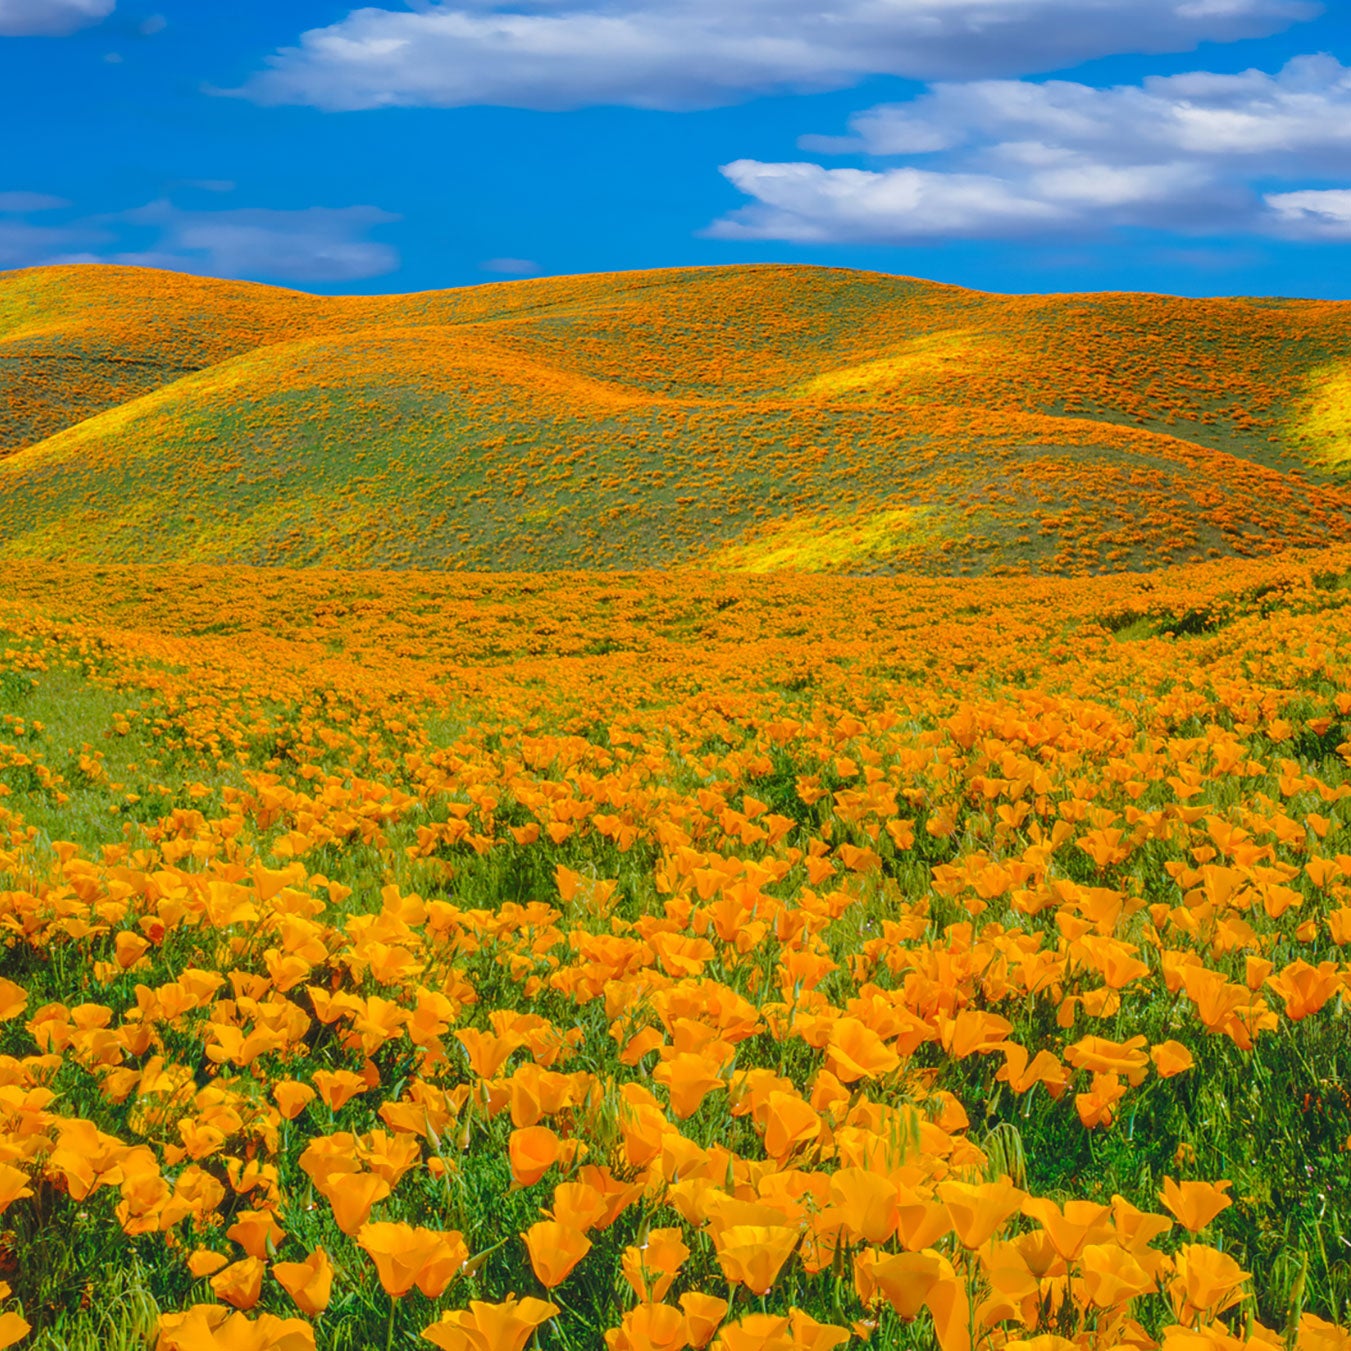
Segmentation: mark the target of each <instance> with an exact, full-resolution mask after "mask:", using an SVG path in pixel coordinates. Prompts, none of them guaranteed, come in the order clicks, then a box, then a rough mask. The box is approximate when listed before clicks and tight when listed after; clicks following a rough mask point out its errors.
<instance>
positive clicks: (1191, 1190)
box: [1159, 1177, 1234, 1233]
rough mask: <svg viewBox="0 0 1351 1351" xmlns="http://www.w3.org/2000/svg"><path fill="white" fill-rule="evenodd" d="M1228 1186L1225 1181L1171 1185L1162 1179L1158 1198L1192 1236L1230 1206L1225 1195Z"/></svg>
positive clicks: (1170, 1181) (1168, 1180)
mask: <svg viewBox="0 0 1351 1351" xmlns="http://www.w3.org/2000/svg"><path fill="white" fill-rule="evenodd" d="M1231 1185H1232V1184H1231V1183H1230V1182H1228V1181H1224V1182H1174V1181H1173V1179H1172V1178H1171V1177H1165V1178H1164V1180H1163V1190H1162V1191H1161V1192H1160V1193H1159V1199H1160V1200H1161V1201H1162V1202H1163V1204H1164V1205H1165V1206H1167V1207H1168V1209H1169V1210H1171V1211H1172V1212H1173V1214H1174V1215H1176V1216H1177V1218H1178V1219H1179V1220H1180V1221H1181V1222H1182V1224H1183V1226H1184V1227H1185V1228H1187V1229H1190V1230H1191V1231H1192V1233H1196V1232H1197V1231H1198V1230H1200V1229H1204V1228H1205V1227H1206V1225H1208V1224H1209V1223H1210V1222H1211V1220H1213V1219H1214V1218H1215V1216H1216V1215H1218V1214H1219V1213H1220V1211H1222V1210H1227V1209H1228V1208H1229V1207H1230V1206H1231V1205H1233V1204H1234V1203H1233V1201H1232V1200H1231V1198H1229V1197H1228V1196H1226V1195H1225V1192H1226V1191H1228V1190H1229V1188H1230V1186H1231Z"/></svg>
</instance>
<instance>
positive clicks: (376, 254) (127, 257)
mask: <svg viewBox="0 0 1351 1351" xmlns="http://www.w3.org/2000/svg"><path fill="white" fill-rule="evenodd" d="M7 204H8V208H9V209H8V211H6V205H7ZM60 205H65V204H64V203H61V202H60V201H59V200H58V199H55V198H46V197H43V196H41V195H40V194H37V193H24V192H13V193H0V268H14V267H34V266H41V265H49V264H56V263H124V264H130V265H132V266H139V267H159V268H169V269H172V270H174V271H176V272H196V273H200V274H202V275H203V276H212V277H236V278H241V279H248V280H257V281H286V282H301V283H304V282H342V281H356V280H359V279H361V278H364V277H376V276H381V275H383V274H385V273H388V272H392V271H394V270H395V269H396V268H397V267H398V266H399V255H398V252H397V250H395V249H394V248H393V247H392V246H391V245H389V244H385V243H382V242H380V241H378V240H373V239H370V238H368V237H367V236H368V234H369V232H370V231H371V230H372V229H374V228H376V227H379V226H381V225H387V224H390V223H392V222H394V221H397V220H398V219H399V217H398V216H394V215H391V214H390V213H389V212H387V211H381V210H380V209H379V208H378V207H374V206H348V207H309V208H306V209H303V210H296V211H280V210H271V209H268V208H263V207H255V208H240V209H236V210H230V211H187V210H184V209H182V208H180V207H178V206H175V205H174V204H173V203H172V202H170V201H168V200H161V201H156V202H150V203H148V204H147V205H145V206H142V207H137V208H136V209H135V210H132V211H124V212H119V213H116V214H112V215H102V216H88V217H83V218H80V219H77V220H75V221H72V222H70V223H68V224H64V225H59V226H53V225H46V224H42V223H36V222H34V221H32V220H30V219H25V218H24V217H26V216H29V215H31V214H34V213H36V212H39V211H41V210H45V209H50V208H52V207H55V206H60ZM136 236H139V238H135V237H136Z"/></svg>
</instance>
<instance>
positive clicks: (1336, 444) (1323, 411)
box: [1291, 364, 1351, 469]
mask: <svg viewBox="0 0 1351 1351" xmlns="http://www.w3.org/2000/svg"><path fill="white" fill-rule="evenodd" d="M1308 389H1309V393H1308V396H1307V397H1306V399H1305V400H1304V401H1303V407H1302V409H1301V411H1300V413H1299V414H1298V415H1297V416H1296V418H1295V421H1294V423H1293V425H1292V427H1291V431H1293V432H1294V434H1295V435H1296V436H1297V437H1298V436H1304V437H1307V438H1308V439H1309V440H1311V441H1312V442H1313V455H1312V456H1311V458H1312V459H1313V460H1314V461H1315V462H1316V463H1318V464H1322V465H1326V466H1327V467H1328V468H1330V469H1346V468H1348V467H1351V365H1340V364H1339V365H1336V366H1324V367H1321V368H1320V369H1319V370H1316V371H1315V372H1314V373H1313V375H1312V376H1311V377H1310V379H1309V384H1308Z"/></svg>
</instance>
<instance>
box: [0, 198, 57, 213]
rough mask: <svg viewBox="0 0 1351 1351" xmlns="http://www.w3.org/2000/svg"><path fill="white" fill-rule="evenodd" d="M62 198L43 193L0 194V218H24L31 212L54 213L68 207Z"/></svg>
mask: <svg viewBox="0 0 1351 1351" xmlns="http://www.w3.org/2000/svg"><path fill="white" fill-rule="evenodd" d="M69 205H70V203H69V202H68V201H66V200H65V198H64V197H52V196H49V195H48V194H47V193H45V192H0V216H26V215H28V214H29V213H30V212H33V211H55V210H57V209H58V208H59V207H63V206H69Z"/></svg>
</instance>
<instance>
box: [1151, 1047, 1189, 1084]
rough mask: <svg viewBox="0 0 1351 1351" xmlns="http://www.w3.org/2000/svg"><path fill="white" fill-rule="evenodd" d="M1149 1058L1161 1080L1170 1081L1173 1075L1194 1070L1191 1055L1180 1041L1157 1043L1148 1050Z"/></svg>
mask: <svg viewBox="0 0 1351 1351" xmlns="http://www.w3.org/2000/svg"><path fill="white" fill-rule="evenodd" d="M1149 1058H1150V1059H1151V1060H1152V1061H1153V1062H1154V1068H1155V1069H1156V1070H1157V1071H1158V1072H1159V1078H1161V1079H1171V1078H1173V1076H1174V1075H1177V1074H1184V1073H1185V1072H1186V1071H1187V1070H1190V1069H1195V1068H1196V1061H1195V1060H1194V1059H1193V1058H1192V1053H1191V1052H1190V1051H1189V1050H1188V1049H1187V1048H1186V1047H1185V1046H1184V1045H1183V1044H1182V1043H1181V1042H1180V1041H1161V1042H1159V1044H1158V1045H1157V1046H1154V1047H1151V1048H1150V1052H1149Z"/></svg>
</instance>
